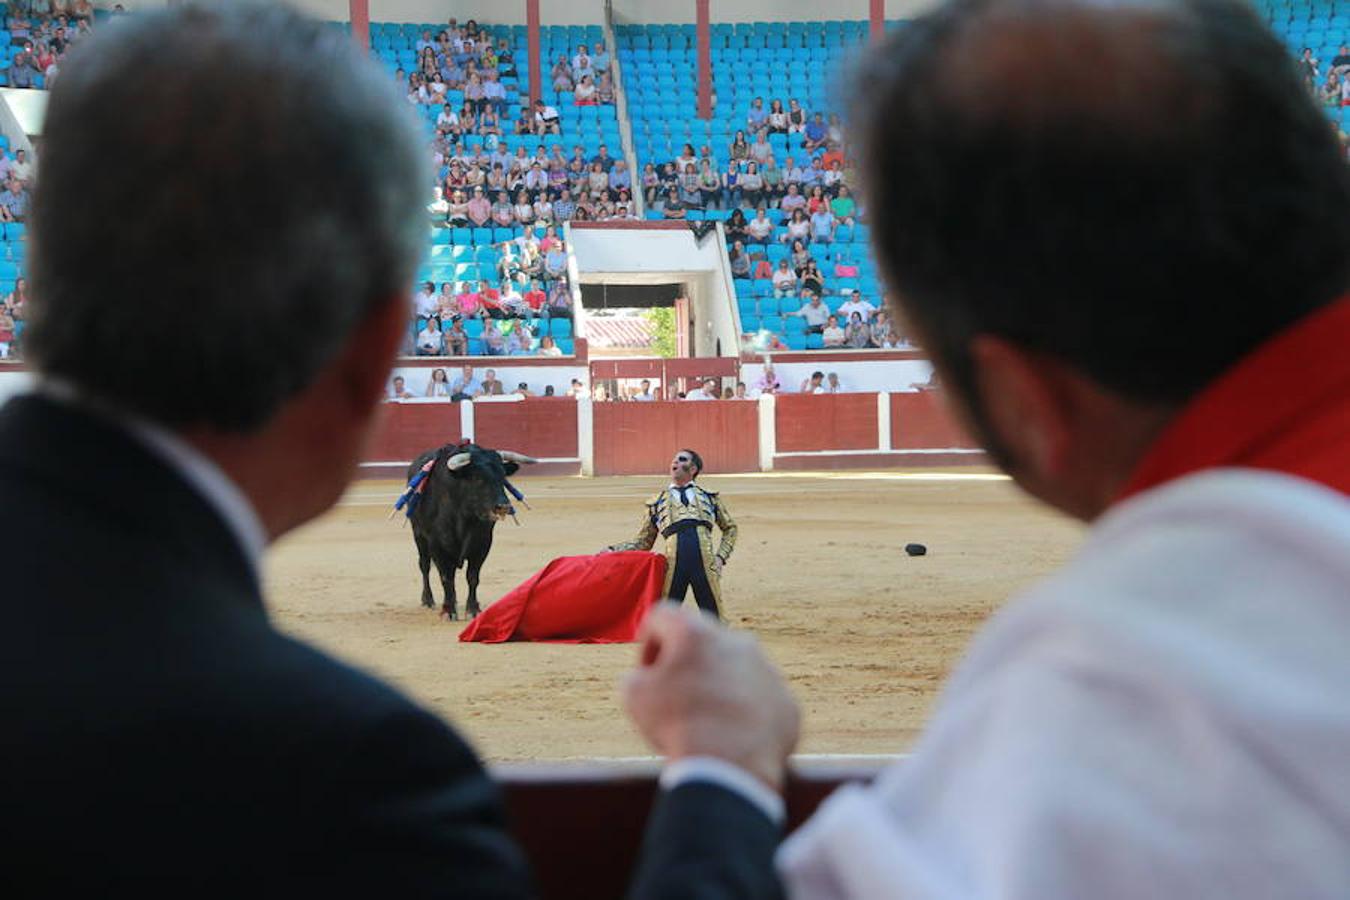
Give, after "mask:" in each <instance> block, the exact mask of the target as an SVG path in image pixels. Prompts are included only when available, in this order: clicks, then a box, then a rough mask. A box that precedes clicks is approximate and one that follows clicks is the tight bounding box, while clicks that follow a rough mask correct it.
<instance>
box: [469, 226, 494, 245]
mask: <svg viewBox="0 0 1350 900" xmlns="http://www.w3.org/2000/svg"><path fill="white" fill-rule="evenodd" d="M473 242H474V243H475V244H490V243H492V229H491V228H475V229H474V230H473Z"/></svg>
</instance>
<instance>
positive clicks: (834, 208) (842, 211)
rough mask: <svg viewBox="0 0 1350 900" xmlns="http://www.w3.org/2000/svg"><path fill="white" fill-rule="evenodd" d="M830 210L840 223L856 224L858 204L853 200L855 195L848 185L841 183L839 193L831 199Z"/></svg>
mask: <svg viewBox="0 0 1350 900" xmlns="http://www.w3.org/2000/svg"><path fill="white" fill-rule="evenodd" d="M830 212H832V213H833V214H834V219H835V221H836V222H837V223H838V224H840V225H848V226H850V227H851V226H852V225H853V224H854V216H856V215H857V212H858V204H857V203H856V202H855V201H854V200H853V195H852V194H851V193H849V189H848V185H846V184H841V185H839V193H838V195H837V196H836V197H835V198H834V199H833V200H831V201H830Z"/></svg>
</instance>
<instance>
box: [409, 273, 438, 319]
mask: <svg viewBox="0 0 1350 900" xmlns="http://www.w3.org/2000/svg"><path fill="white" fill-rule="evenodd" d="M439 306H440V304H439V302H438V300H437V299H436V283H435V282H434V281H424V282H422V286H421V288H420V289H419V290H418V291H417V293H416V294H414V295H413V310H414V311H415V312H416V313H417V314H418V315H419V316H423V317H426V316H434V315H436V310H437V309H438V308H439Z"/></svg>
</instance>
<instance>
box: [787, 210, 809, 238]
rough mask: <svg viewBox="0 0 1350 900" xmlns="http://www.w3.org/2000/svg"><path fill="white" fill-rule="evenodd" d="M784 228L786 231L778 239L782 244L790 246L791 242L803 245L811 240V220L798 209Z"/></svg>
mask: <svg viewBox="0 0 1350 900" xmlns="http://www.w3.org/2000/svg"><path fill="white" fill-rule="evenodd" d="M784 227H785V229H786V230H785V231H784V232H783V234H782V236H781V237H779V240H780V241H781V242H783V243H784V244H791V243H792V242H793V241H802V242H803V243H805V242H806V241H809V240H810V239H811V220H810V219H808V218H807V217H806V213H804V212H802V211H801V210H800V209H799V210H797V211H796V212H794V213H793V214H792V218H790V219H788V221H787V224H786V225H785V226H784Z"/></svg>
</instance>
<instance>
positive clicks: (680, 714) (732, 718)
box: [623, 605, 800, 790]
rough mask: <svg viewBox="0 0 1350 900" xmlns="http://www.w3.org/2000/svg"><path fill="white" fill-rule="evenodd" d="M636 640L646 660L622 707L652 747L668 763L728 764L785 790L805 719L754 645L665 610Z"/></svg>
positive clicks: (626, 686) (628, 680)
mask: <svg viewBox="0 0 1350 900" xmlns="http://www.w3.org/2000/svg"><path fill="white" fill-rule="evenodd" d="M638 640H639V642H640V643H641V659H640V660H639V662H638V666H637V668H636V669H634V670H633V671H632V672H629V673H628V675H627V676H626V677H625V679H624V683H623V699H624V706H625V707H626V708H627V709H628V714H629V716H630V717H632V719H633V722H634V723H635V724H636V725H637V727H638V730H639V731H640V732H641V733H642V736H643V737H644V738H646V739H647V742H648V743H649V744H651V745H652V747H653V748H655V749H656V750H657V751H658V752H659V753H662V754H664V755H665V756H666V758H667V759H672V760H673V759H681V758H683V757H687V756H713V757H716V758H718V759H723V760H726V761H727V762H730V763H733V764H735V765H737V766H740V767H741V768H743V769H745V770H746V771H747V772H749V773H750V774H752V775H754V776H755V777H757V778H759V779H760V780H761V781H763V782H764V783H765V784H767V785H769V786H770V787H771V788H773V789H774V790H781V789H782V787H783V777H784V774H785V771H786V767H787V757H788V754H789V753H791V752H792V749H793V748H794V747H795V746H796V745H797V738H798V735H799V731H800V714H799V712H798V709H797V703H796V701H795V700H793V698H792V695H791V694H790V693H789V692H788V689H787V684H786V683H785V682H784V681H783V678H782V676H781V675H780V674H779V673H778V671H777V669H776V668H775V667H774V666H773V665H772V664H771V663H770V662H769V661H768V659H766V658H765V656H764V654H763V652H762V651H761V650H760V649H759V647H758V645H757V644H756V642H755V640H754V638H752V637H750V636H749V635H747V634H743V633H738V632H732V631H728V630H727V629H725V628H723V627H721V626H720V625H718V624H717V623H716V621H715V620H714V619H712V618H711V617H708V616H705V615H703V614H701V613H694V612H689V611H686V610H682V609H680V608H679V607H676V606H672V605H661V606H658V607H654V608H653V609H652V611H651V612H650V613H648V614H647V618H646V620H645V621H643V623H642V629H641V631H640V633H639V635H638Z"/></svg>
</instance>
